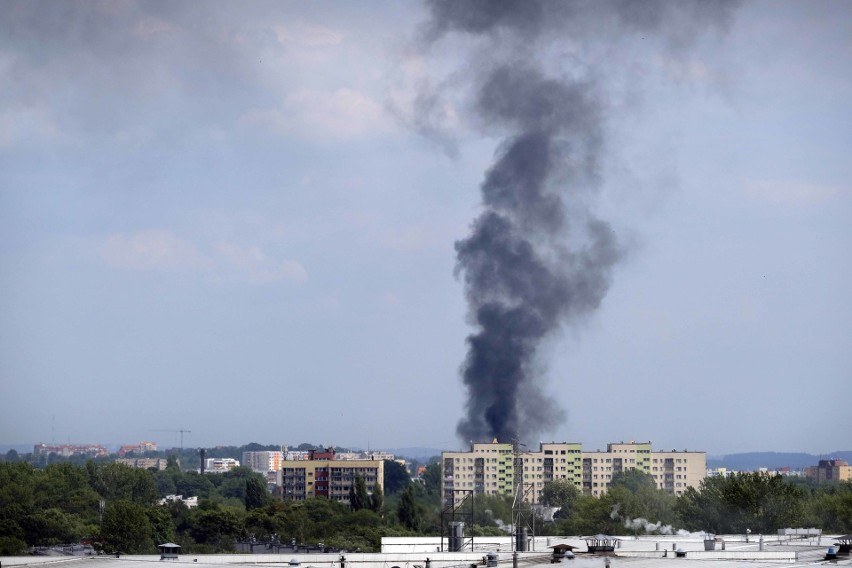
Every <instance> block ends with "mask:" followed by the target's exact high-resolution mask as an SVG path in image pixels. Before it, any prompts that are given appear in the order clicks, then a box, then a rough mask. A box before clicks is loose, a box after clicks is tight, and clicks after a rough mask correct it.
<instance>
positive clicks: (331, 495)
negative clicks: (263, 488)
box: [276, 448, 385, 504]
mask: <svg viewBox="0 0 852 568" xmlns="http://www.w3.org/2000/svg"><path fill="white" fill-rule="evenodd" d="M384 466H385V463H384V461H383V460H339V459H336V457H335V454H334V450H333V449H331V448H329V449H328V450H326V451H325V452H310V454H309V456H308V459H298V460H283V461H282V462H281V469H280V470H279V472H278V478H277V480H276V484H277V485H278V488H279V489H278V491H279V492H280V494H281V496H282V497H283V498H284V499H289V500H294V501H304V500H305V499H308V498H311V497H326V498H328V499H333V500H335V501H341V502H343V503H345V504H349V490H350V488H351V487H352V486H354V484H355V479H356V477H361V478H363V479H364V484H365V485H366V486H367V493H369V494H370V495H372V494H373V490H374V489H375V487H376V484H379V485H381V484H382V483H383V482H384V475H385V467H384Z"/></svg>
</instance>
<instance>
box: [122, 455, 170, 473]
mask: <svg viewBox="0 0 852 568" xmlns="http://www.w3.org/2000/svg"><path fill="white" fill-rule="evenodd" d="M115 463H123V464H124V465H126V466H130V467H134V468H136V469H157V470H160V471H163V470H164V469H166V466H167V465H168V463H169V460H168V459H166V458H117V459H116V460H115Z"/></svg>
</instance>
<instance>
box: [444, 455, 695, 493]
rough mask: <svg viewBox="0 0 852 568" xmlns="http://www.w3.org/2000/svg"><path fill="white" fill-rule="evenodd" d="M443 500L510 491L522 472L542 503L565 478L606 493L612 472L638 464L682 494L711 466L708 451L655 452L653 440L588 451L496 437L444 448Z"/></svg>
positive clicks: (660, 484)
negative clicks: (545, 492)
mask: <svg viewBox="0 0 852 568" xmlns="http://www.w3.org/2000/svg"><path fill="white" fill-rule="evenodd" d="M516 459H517V462H516ZM441 464H442V465H441V467H442V482H441V496H442V502H443V503H444V504H445V505H449V504H450V503H453V502H456V503H457V502H459V501H460V500H461V499H463V498H464V497H465V496H466V495H467V494H471V493H472V494H474V495H480V494H486V495H511V494H512V493H513V492H514V490H515V480H516V475H519V476H521V483H522V491H523V496H524V500H525V501H527V502H530V503H538V501H539V497H540V495H541V491H542V489H544V486H545V485H546V484H547V483H549V482H551V481H553V480H555V479H563V480H568V481H571V482H573V483H574V485H575V486H576V487H577V489H579V490H580V491H582V492H583V493H585V494H587V495H595V496H601V495H604V494H605V493H606V491H607V488H608V487H609V482H610V481H611V480H612V476H613V475H614V474H615V473H617V472H620V471H625V470H628V469H638V470H640V471H643V472H645V473H647V474H649V475H651V476H652V477H653V478H654V480H655V481H656V482H657V487H659V488H660V489H663V490H665V491H667V492H669V493H671V494H673V495H681V494H682V493H683V492H684V491H685V490H686V488H687V487H697V486H698V485H699V484H700V483H701V480H702V479H704V476H705V473H706V467H707V457H706V453H705V452H688V451H682V452H677V451H671V452H654V451H653V450H652V448H651V443H650V442H646V443H635V442H630V443H627V444H625V443H617V444H609V445H607V450H606V451H605V452H601V451H595V452H584V451H583V449H582V445H581V444H579V443H567V442H562V443H556V442H551V443H542V444H541V445H540V447H539V449H538V451H521V452H519V453H518V454H517V456H516V454H515V453H514V452H513V449H512V444H503V443H498V442H497V441H496V440H495V441H493V442H491V443H490V444H489V443H485V444H472V445H471V449H470V451H469V452H443V453H442V454H441Z"/></svg>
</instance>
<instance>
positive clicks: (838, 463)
mask: <svg viewBox="0 0 852 568" xmlns="http://www.w3.org/2000/svg"><path fill="white" fill-rule="evenodd" d="M805 475H807V476H808V477H810V478H812V479H815V480H816V481H817V483H825V482H826V481H849V480H852V466H850V465H849V464H848V463H846V462H845V461H844V460H819V463H818V464H817V465H815V466H811V467H809V468H807V469H805Z"/></svg>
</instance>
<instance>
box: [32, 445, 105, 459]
mask: <svg viewBox="0 0 852 568" xmlns="http://www.w3.org/2000/svg"><path fill="white" fill-rule="evenodd" d="M33 454H34V455H36V456H41V455H45V456H46V455H50V454H56V455H58V456H62V457H66V458H67V457H71V456H85V457H88V458H102V457H106V456H108V455H109V451H107V449H106V448H105V447H103V446H101V445H100V444H59V445H56V444H36V445H34V446H33Z"/></svg>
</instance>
